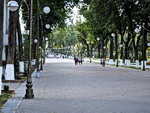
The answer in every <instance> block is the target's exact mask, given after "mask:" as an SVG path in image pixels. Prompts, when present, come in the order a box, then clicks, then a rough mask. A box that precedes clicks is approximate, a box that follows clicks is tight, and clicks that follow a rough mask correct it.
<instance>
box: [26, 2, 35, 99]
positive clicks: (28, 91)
mask: <svg viewBox="0 0 150 113" xmlns="http://www.w3.org/2000/svg"><path fill="white" fill-rule="evenodd" d="M32 14H33V0H30V36H29V64H28V65H29V66H28V76H27V84H26V87H27V89H26V94H25V98H26V99H32V98H34V94H33V89H32V86H33V85H32V77H31V47H32Z"/></svg>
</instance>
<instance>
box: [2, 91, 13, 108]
mask: <svg viewBox="0 0 150 113" xmlns="http://www.w3.org/2000/svg"><path fill="white" fill-rule="evenodd" d="M13 94H14V92H13V91H12V92H7V93H6V92H2V95H0V108H1V107H2V106H3V105H4V104H5V103H6V102H7V100H8V99H10V98H11V97H12V95H13Z"/></svg>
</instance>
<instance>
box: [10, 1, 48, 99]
mask: <svg viewBox="0 0 150 113" xmlns="http://www.w3.org/2000/svg"><path fill="white" fill-rule="evenodd" d="M37 2H38V0H37ZM26 5H27V4H26ZM38 5H39V4H38ZM7 6H8V8H9V10H10V11H12V12H13V11H16V10H17V9H18V7H19V5H18V3H17V2H16V1H14V0H13V1H9V2H8V4H7ZM29 6H30V7H29ZM29 6H27V7H28V10H29V12H30V13H29V14H30V15H29V23H30V25H29V26H30V28H29V31H28V32H29V56H28V60H29V62H28V74H27V84H26V87H27V89H26V94H25V98H26V99H31V98H34V94H33V89H32V86H33V85H32V77H31V60H32V58H31V49H32V48H31V47H32V29H33V26H32V23H33V17H32V15H33V0H30V5H29ZM38 8H39V7H38ZM38 10H39V9H38ZM43 11H44V13H46V14H48V13H49V12H50V8H49V7H48V6H46V7H44V8H43ZM39 18H40V13H38V20H39ZM13 19H15V18H13ZM37 24H38V25H39V21H38V23H37ZM45 27H46V28H47V29H49V28H50V25H49V24H46V25H45ZM14 32H15V31H14ZM37 33H38V36H37V37H38V39H34V43H39V26H38V32H37ZM14 38H15V37H14ZM45 40H48V39H47V38H45ZM39 47H40V46H38V49H39ZM40 52H41V54H42V48H41V51H40ZM41 60H42V55H41ZM37 62H39V61H37ZM41 63H42V62H41ZM37 71H38V67H37Z"/></svg>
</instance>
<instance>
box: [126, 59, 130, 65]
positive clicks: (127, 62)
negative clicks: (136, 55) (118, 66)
mask: <svg viewBox="0 0 150 113" xmlns="http://www.w3.org/2000/svg"><path fill="white" fill-rule="evenodd" d="M130 65H131V63H130V59H125V66H128V67H129V66H130Z"/></svg>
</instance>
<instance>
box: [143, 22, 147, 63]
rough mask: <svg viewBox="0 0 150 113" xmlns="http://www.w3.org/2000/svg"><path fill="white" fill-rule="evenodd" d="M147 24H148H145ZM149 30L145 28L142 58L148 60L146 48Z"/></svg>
mask: <svg viewBox="0 0 150 113" xmlns="http://www.w3.org/2000/svg"><path fill="white" fill-rule="evenodd" d="M145 26H146V25H145ZM146 42H147V31H146V30H145V29H143V38H142V45H143V48H142V60H144V61H145V60H146V49H147V43H146Z"/></svg>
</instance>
